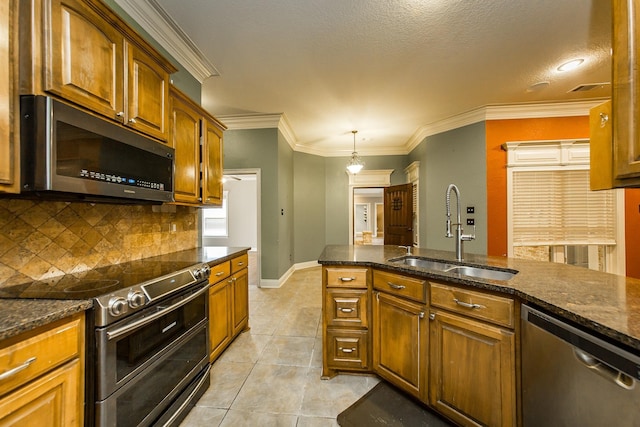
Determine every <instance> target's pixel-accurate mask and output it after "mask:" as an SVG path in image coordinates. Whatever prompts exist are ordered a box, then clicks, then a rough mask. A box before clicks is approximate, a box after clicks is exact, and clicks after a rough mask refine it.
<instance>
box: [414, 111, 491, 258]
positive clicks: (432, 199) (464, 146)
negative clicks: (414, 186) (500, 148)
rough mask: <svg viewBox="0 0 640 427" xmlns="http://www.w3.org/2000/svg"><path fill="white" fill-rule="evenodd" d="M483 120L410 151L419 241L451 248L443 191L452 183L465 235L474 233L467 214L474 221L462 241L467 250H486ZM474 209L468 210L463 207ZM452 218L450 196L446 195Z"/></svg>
mask: <svg viewBox="0 0 640 427" xmlns="http://www.w3.org/2000/svg"><path fill="white" fill-rule="evenodd" d="M485 147H486V144H485V123H484V122H480V123H475V124H472V125H468V126H464V127H461V128H458V129H454V130H451V131H447V132H443V133H440V134H437V135H433V136H430V137H427V138H425V140H424V141H422V142H421V143H420V144H419V145H418V147H416V148H415V149H414V150H413V151H412V152H411V153H410V155H409V163H410V162H413V161H416V160H417V161H420V193H421V194H420V196H419V199H420V214H419V215H420V219H419V223H420V246H421V247H426V248H430V249H442V250H449V251H453V250H454V248H455V242H454V241H453V239H447V238H446V237H445V230H446V226H445V224H446V223H445V221H446V208H445V195H446V190H447V186H448V185H449V184H456V186H457V187H458V189H459V190H460V195H461V201H462V203H461V209H462V211H461V212H462V214H461V217H462V222H463V224H464V225H463V228H464V232H465V234H469V233H472V232H473V227H471V226H467V225H466V218H467V217H469V218H471V217H473V218H474V219H475V222H476V227H477V230H476V239H475V240H474V241H471V242H465V243H464V250H465V252H467V253H478V254H486V253H487V233H486V230H487V183H486V176H487V173H486V168H487V167H486V160H485V159H486V152H485V151H486V148H485ZM467 206H474V207H475V214H473V215H467V213H466V207H467ZM451 209H452V220H454V221H455V219H456V203H455V196H453V193H452V199H451Z"/></svg>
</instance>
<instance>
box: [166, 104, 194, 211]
mask: <svg viewBox="0 0 640 427" xmlns="http://www.w3.org/2000/svg"><path fill="white" fill-rule="evenodd" d="M200 117H201V116H200V115H199V114H198V113H197V112H196V111H195V110H194V109H193V108H192V107H191V105H190V104H188V103H186V102H184V101H183V100H182V99H180V98H176V97H173V98H172V99H171V144H172V145H173V148H175V150H176V152H175V156H176V161H175V176H174V181H173V187H174V188H173V192H174V197H175V200H176V202H186V203H192V204H199V203H200Z"/></svg>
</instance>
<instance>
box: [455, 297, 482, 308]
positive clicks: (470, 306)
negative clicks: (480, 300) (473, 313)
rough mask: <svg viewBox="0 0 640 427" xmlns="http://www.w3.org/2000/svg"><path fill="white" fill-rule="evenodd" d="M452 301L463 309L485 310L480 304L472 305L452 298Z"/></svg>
mask: <svg viewBox="0 0 640 427" xmlns="http://www.w3.org/2000/svg"><path fill="white" fill-rule="evenodd" d="M453 301H454V302H455V303H456V304H458V305H459V306H462V307H464V308H472V309H473V308H486V307H485V306H484V305H480V304H473V303H469V302H464V301H460V300H459V299H457V298H454V299H453Z"/></svg>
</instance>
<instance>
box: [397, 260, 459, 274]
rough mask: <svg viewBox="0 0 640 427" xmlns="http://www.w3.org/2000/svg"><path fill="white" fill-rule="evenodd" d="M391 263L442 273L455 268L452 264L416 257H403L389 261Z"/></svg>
mask: <svg viewBox="0 0 640 427" xmlns="http://www.w3.org/2000/svg"><path fill="white" fill-rule="evenodd" d="M390 261H392V262H396V263H400V264H406V265H410V266H412V267H420V268H426V269H427V270H438V271H444V270H446V269H448V268H451V267H455V265H453V264H449V263H447V262H442V261H436V260H432V259H424V258H416V257H404V258H397V259H392V260H390Z"/></svg>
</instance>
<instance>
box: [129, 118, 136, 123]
mask: <svg viewBox="0 0 640 427" xmlns="http://www.w3.org/2000/svg"><path fill="white" fill-rule="evenodd" d="M129 123H133V124H135V123H137V122H136V119H129Z"/></svg>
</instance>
